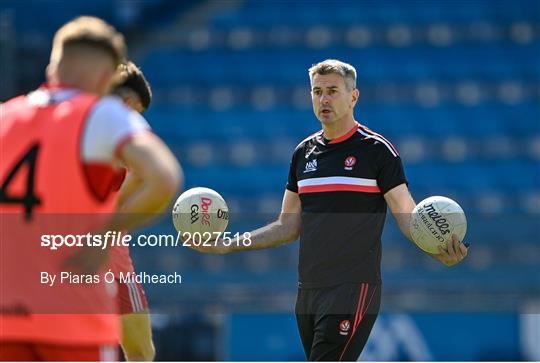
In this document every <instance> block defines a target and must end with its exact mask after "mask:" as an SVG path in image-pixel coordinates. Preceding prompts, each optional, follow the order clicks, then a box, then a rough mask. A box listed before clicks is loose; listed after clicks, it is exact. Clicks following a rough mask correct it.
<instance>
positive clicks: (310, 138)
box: [294, 130, 323, 152]
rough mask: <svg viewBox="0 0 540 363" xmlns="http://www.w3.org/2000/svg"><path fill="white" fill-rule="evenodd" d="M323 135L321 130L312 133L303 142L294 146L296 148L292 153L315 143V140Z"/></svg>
mask: <svg viewBox="0 0 540 363" xmlns="http://www.w3.org/2000/svg"><path fill="white" fill-rule="evenodd" d="M322 133H323V130H319V131H317V132H314V133H312V134H311V135H309V136H308V137H306V138H305V139H304V140H302V141H300V143H299V144H298V145H296V148H295V149H294V151H295V152H296V151H298V150H301V149H303V148H304V147H305V146H306V145H309V144H311V143H313V142H315V140H316V139H317V138H318V137H320V136H321V135H322Z"/></svg>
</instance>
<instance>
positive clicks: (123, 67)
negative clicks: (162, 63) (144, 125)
mask: <svg viewBox="0 0 540 363" xmlns="http://www.w3.org/2000/svg"><path fill="white" fill-rule="evenodd" d="M117 75H118V76H117V81H116V82H115V85H114V87H113V89H112V91H111V93H113V94H116V95H118V96H122V91H123V90H124V89H126V88H127V89H129V90H131V91H133V92H135V93H136V94H137V96H139V98H140V100H141V104H142V106H143V107H144V109H145V110H146V109H148V107H149V106H150V103H151V102H152V90H151V89H150V84H148V81H147V80H146V78H145V77H144V74H143V73H142V71H141V70H140V69H139V67H137V66H136V65H135V63H133V62H131V61H128V62H126V63H122V64H120V65H119V66H118V70H117Z"/></svg>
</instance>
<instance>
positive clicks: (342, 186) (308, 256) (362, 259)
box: [196, 59, 467, 361]
mask: <svg viewBox="0 0 540 363" xmlns="http://www.w3.org/2000/svg"><path fill="white" fill-rule="evenodd" d="M309 77H310V80H311V98H312V101H313V111H314V113H315V116H316V117H317V118H318V119H319V121H320V122H321V124H322V130H321V131H319V132H316V133H314V134H313V135H310V136H308V137H307V138H306V139H305V140H303V141H302V142H301V143H300V144H299V145H298V146H297V147H296V149H295V151H294V154H293V157H292V161H291V166H290V171H289V180H288V183H287V186H286V190H285V195H284V198H283V204H282V209H281V214H280V217H279V220H278V221H276V222H274V223H271V224H269V225H267V226H265V227H263V228H260V229H257V230H255V231H253V232H251V234H252V238H251V245H250V246H248V247H245V246H242V245H241V246H237V245H235V244H232V245H231V246H229V247H226V246H225V245H224V244H223V241H217V245H213V246H212V247H196V248H197V249H198V250H199V251H201V252H210V253H229V252H234V251H242V250H256V249H263V248H268V247H276V246H280V245H283V244H285V243H288V242H291V241H294V240H296V239H297V238H298V237H300V261H299V266H298V270H299V289H298V298H297V302H296V318H297V322H298V329H299V332H300V337H301V339H302V344H303V346H304V350H305V352H306V357H307V359H308V360H310V361H315V360H330V361H341V360H357V359H358V357H359V356H360V353H361V352H362V349H363V348H364V345H365V343H366V341H367V339H368V337H369V334H370V332H371V329H372V327H373V324H374V323H375V319H376V318H377V314H378V312H379V306H380V298H381V272H380V266H381V234H382V231H383V226H384V219H385V216H386V207H387V206H388V207H389V208H390V211H391V212H392V214H393V215H394V217H395V219H396V221H397V222H398V224H399V227H400V229H401V231H402V233H403V234H404V235H405V236H406V237H407V238H408V239H409V240H411V236H410V232H409V221H410V215H411V212H412V210H413V209H414V207H415V202H414V200H413V199H412V197H411V194H410V193H409V190H408V188H407V180H406V178H405V174H404V171H403V165H402V163H401V159H400V157H399V154H398V152H397V150H396V149H395V147H394V146H393V145H392V144H391V143H390V142H389V141H388V140H387V139H385V138H384V137H383V136H381V135H380V134H378V133H376V132H373V131H371V130H370V129H368V128H367V127H365V126H363V125H361V124H359V123H358V122H356V121H355V120H354V116H353V110H354V106H355V105H356V102H357V100H358V96H359V91H358V89H357V88H356V70H355V69H354V67H353V66H351V65H350V64H347V63H343V62H341V61H338V60H331V59H330V60H325V61H323V62H321V63H318V64H316V65H314V66H313V67H311V68H310V69H309ZM466 255H467V247H466V246H465V245H463V244H462V243H461V242H460V241H458V240H457V238H456V236H453V237H452V241H451V242H450V243H448V245H447V247H446V248H445V249H442V248H441V249H440V253H439V254H436V255H432V256H433V257H434V258H436V259H438V260H439V261H441V262H442V263H444V264H445V265H447V266H452V265H454V264H456V263H458V262H460V261H461V260H462V259H463V258H465V256H466Z"/></svg>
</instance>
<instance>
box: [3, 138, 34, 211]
mask: <svg viewBox="0 0 540 363" xmlns="http://www.w3.org/2000/svg"><path fill="white" fill-rule="evenodd" d="M38 153H39V144H34V145H33V146H32V147H31V148H30V149H29V150H28V151H27V152H26V153H25V154H24V155H23V156H22V157H21V159H19V161H18V162H17V163H16V164H15V166H14V167H13V169H11V171H10V172H9V173H8V175H7V177H6V179H5V180H4V181H3V182H2V186H1V187H0V203H4V204H22V205H23V206H24V214H25V219H26V220H30V219H31V218H32V209H33V208H34V206H37V205H40V204H41V200H40V199H39V198H38V197H37V196H36V195H35V194H34V177H35V170H36V160H37V156H38ZM25 164H27V165H28V172H27V174H26V191H25V193H24V195H20V196H19V195H9V194H8V188H9V184H10V183H11V182H12V181H13V179H14V178H15V175H17V173H18V172H22V168H23V166H24V165H25Z"/></svg>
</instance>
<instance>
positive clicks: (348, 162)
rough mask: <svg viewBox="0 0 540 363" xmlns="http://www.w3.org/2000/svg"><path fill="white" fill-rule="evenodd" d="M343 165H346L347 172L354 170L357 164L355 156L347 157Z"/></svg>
mask: <svg viewBox="0 0 540 363" xmlns="http://www.w3.org/2000/svg"><path fill="white" fill-rule="evenodd" d="M343 164H344V165H345V170H352V169H353V167H354V165H355V164H356V158H355V157H354V156H347V158H346V159H345V161H344V162H343Z"/></svg>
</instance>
